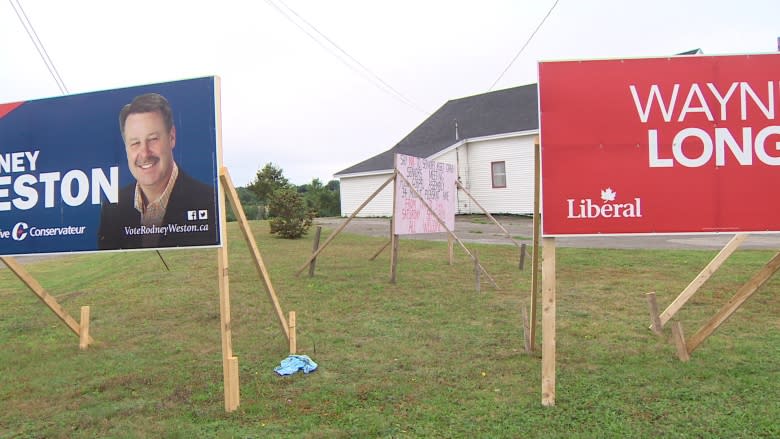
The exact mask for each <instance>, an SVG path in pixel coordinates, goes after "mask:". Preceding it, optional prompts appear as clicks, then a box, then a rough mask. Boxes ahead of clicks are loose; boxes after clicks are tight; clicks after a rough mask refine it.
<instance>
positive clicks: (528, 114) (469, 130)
mask: <svg viewBox="0 0 780 439" xmlns="http://www.w3.org/2000/svg"><path fill="white" fill-rule="evenodd" d="M538 134H539V117H538V98H537V87H536V84H529V85H524V86H520V87H514V88H509V89H505V90H498V91H494V92H490V93H484V94H480V95H475V96H469V97H465V98H460V99H454V100H451V101H448V102H447V103H446V104H444V105H443V106H442V107H441V108H439V109H438V110H437V111H436V112H435V113H434V114H432V115H431V116H430V117H428V119H426V120H425V121H424V122H423V123H422V124H420V126H418V127H417V128H415V129H414V130H413V131H412V132H411V133H409V134H408V135H407V136H406V137H405V138H404V139H403V140H401V141H400V142H398V144H397V145H395V146H394V147H393V148H391V149H389V150H387V151H385V152H383V153H381V154H379V155H376V156H374V157H371V158H369V159H367V160H364V161H362V162H360V163H358V164H356V165H353V166H351V167H349V168H347V169H344V170H342V171H339V172H338V173H336V174H335V177H336V178H338V179H339V180H340V184H341V187H340V190H341V214H342V215H343V216H349V215H352V213H353V212H355V210H357V209H358V208H359V207H360V205H361V204H363V203H364V202H365V201H366V200H367V199H368V198H369V197H370V196H371V194H372V193H374V192H375V191H376V190H377V188H379V187H380V186H381V185H382V183H384V182H385V181H387V179H388V178H390V177H391V175H392V172H393V158H394V155H395V154H396V153H401V154H407V155H412V156H416V157H422V158H425V159H429V160H436V161H440V162H446V163H452V164H454V165H455V166H456V169H457V170H458V179H459V181H460V182H461V184H462V185H463V186H464V187H465V188H466V190H467V191H468V192H469V193H470V194H471V195H472V196H473V197H474V198H475V199H476V200H477V202H479V204H480V205H482V207H484V208H485V209H486V210H487V211H488V212H490V213H493V214H498V213H509V214H532V213H533V207H534V193H533V190H534V138H535V136H536V135H538ZM458 192H459V193H458V207H457V213H459V214H469V213H482V210H481V209H480V208H479V206H477V205H476V204H475V203H474V202H473V201H472V200H471V198H469V197H468V196H467V195H466V194H465V193H464V192H463V191H458ZM392 195H393V186H392V184H390V185H387V186H386V187H385V188H384V189H383V190H382V192H380V193H379V194H378V195H377V196H376V197H375V198H374V199H373V200H372V201H371V202H370V203H369V204H367V205H366V206H365V207H364V208H363V209H362V210H361V211H360V213H359V214H358V216H363V217H371V216H392V206H393V202H392Z"/></svg>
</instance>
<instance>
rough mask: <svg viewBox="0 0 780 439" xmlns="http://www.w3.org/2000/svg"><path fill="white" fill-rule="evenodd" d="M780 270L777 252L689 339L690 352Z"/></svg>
mask: <svg viewBox="0 0 780 439" xmlns="http://www.w3.org/2000/svg"><path fill="white" fill-rule="evenodd" d="M778 270H780V253H777V254H775V255H774V256H773V257H772V259H771V260H770V261H769V262H767V263H766V265H764V266H763V267H762V268H761V269H760V270H758V272H757V273H756V274H755V275H753V277H752V278H750V280H748V281H747V282H745V284H744V285H742V286H741V287H740V288H739V290H738V291H737V294H735V295H734V297H732V298H731V300H729V301H728V303H726V305H724V306H723V307H722V308H721V309H720V310H719V311H718V312H717V313H716V314H715V315H714V316H713V317H712V318H711V319H710V321H708V322H707V323H705V324H704V326H702V327H701V328H700V329H699V330H698V331H696V333H695V334H693V336H692V337H691V339H690V340H689V341H688V352H689V353H690V352H693V351H694V350H696V348H697V347H699V345H700V344H701V343H702V342H703V341H704V340H706V339H707V337H709V336H710V335H712V333H713V332H715V330H716V329H718V327H720V325H721V324H723V322H725V321H726V320H728V318H729V317H731V315H732V314H734V313H735V312H736V311H737V310H738V309H739V308H740V307H741V306H742V304H744V303H745V301H746V300H748V299H749V298H750V296H752V295H753V293H755V292H756V291H758V289H759V288H761V286H762V285H764V283H766V281H768V280H769V279H770V278H771V277H772V276H773V275H774V274H775V273H776V272H777V271H778Z"/></svg>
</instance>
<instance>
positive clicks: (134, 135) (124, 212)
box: [0, 77, 221, 256]
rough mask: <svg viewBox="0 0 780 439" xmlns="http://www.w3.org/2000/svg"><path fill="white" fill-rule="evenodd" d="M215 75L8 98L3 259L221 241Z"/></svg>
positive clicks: (0, 127)
mask: <svg viewBox="0 0 780 439" xmlns="http://www.w3.org/2000/svg"><path fill="white" fill-rule="evenodd" d="M217 82H218V78H215V77H207V78H197V79H190V80H183V81H175V82H167V83H162V84H152V85H144V86H139V87H130V88H123V89H116V90H108V91H101V92H94V93H84V94H77V95H69V96H63V97H57V98H50V99H40V100H33V101H27V102H16V103H10V104H0V255H3V256H9V255H25V254H41V253H63V252H85V251H97V250H122V249H137V248H168V247H193V246H218V245H221V240H220V238H221V237H220V224H219V218H220V215H219V210H218V206H219V203H218V196H219V194H218V187H219V186H218V173H217V170H218V168H219V166H220V163H219V162H220V160H221V158H220V156H219V152H218V147H217V140H218V137H219V129H220V127H219V126H218V124H217V114H216V108H217V100H218V99H219V96H218V90H219V88H218V85H217Z"/></svg>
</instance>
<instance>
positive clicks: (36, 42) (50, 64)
mask: <svg viewBox="0 0 780 439" xmlns="http://www.w3.org/2000/svg"><path fill="white" fill-rule="evenodd" d="M8 3H10V4H11V7H12V8H14V12H16V16H17V17H18V18H19V21H20V22H21V23H22V27H24V30H25V32H27V36H28V37H30V41H32V43H33V46H35V50H37V51H38V55H39V56H40V57H41V60H42V61H43V63H44V64H45V65H46V68H47V69H48V70H49V74H51V76H52V78H54V82H56V83H57V88H59V89H60V93H62V94H68V87H67V86H65V81H63V80H62V76H60V72H58V71H57V67H56V66H55V65H54V61H52V60H51V58H50V57H49V53H48V52H46V48H45V47H44V46H43V42H42V41H41V39H40V38H39V37H38V33H37V32H35V28H34V27H33V25H32V22H30V19H29V18H28V17H27V14H26V13H25V12H24V8H22V4H21V3H19V0H16V3H14V1H13V0H8ZM17 8H18V9H17Z"/></svg>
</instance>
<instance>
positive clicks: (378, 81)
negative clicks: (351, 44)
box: [266, 0, 430, 114]
mask: <svg viewBox="0 0 780 439" xmlns="http://www.w3.org/2000/svg"><path fill="white" fill-rule="evenodd" d="M277 2H278V3H279V4H281V5H282V6H283V7H284V8H285V9H286V10H287V11H289V12H290V13H291V14H292V15H294V16H295V17H296V18H297V20H296V19H294V18H293V17H291V16H290V15H289V14H288V13H287V11H285V10H284V9H282V8H280V7H279V5H277V4H276V3H274V2H273V0H266V3H268V4H269V5H271V6H272V7H273V8H274V9H276V10H277V11H278V12H279V13H280V14H282V15H283V16H284V18H286V19H287V20H288V21H290V22H291V23H293V24H294V25H295V26H296V27H297V28H298V29H300V30H301V31H303V32H304V33H305V34H306V35H308V36H309V38H311V39H312V40H314V42H316V43H317V44H318V45H319V46H320V47H322V48H323V49H325V50H326V51H328V52H329V53H331V54H332V55H333V56H335V57H336V58H337V59H338V60H339V61H341V62H342V63H343V64H344V65H346V66H347V67H348V68H349V69H350V70H352V71H353V72H355V73H357V74H359V75H361V76H363V77H364V78H366V79H367V80H368V81H369V82H371V84H372V85H374V86H375V87H377V88H378V89H380V90H382V91H383V92H385V93H387V94H389V95H391V96H393V97H394V98H396V99H398V100H399V101H401V102H402V103H403V104H405V105H408V106H410V107H412V108H414V109H415V110H417V111H419V112H420V113H423V114H430V112H429V111H426V110H424V109H422V108H421V107H420V106H419V105H417V104H416V103H415V102H414V101H412V100H411V99H409V98H407V97H406V96H404V95H403V94H402V93H401V92H399V91H398V90H396V89H395V88H393V87H392V86H391V85H390V84H388V83H387V82H386V81H385V80H383V79H382V78H380V77H379V75H377V74H376V73H374V72H373V71H371V70H370V69H369V68H368V67H366V66H365V65H363V64H362V63H361V62H360V61H358V60H357V59H356V58H355V57H353V56H352V55H350V54H349V53H348V52H347V51H346V50H344V49H342V48H341V46H339V45H338V44H336V42H334V41H333V40H331V39H330V38H328V36H327V35H325V34H324V33H322V32H320V30H319V29H317V27H316V26H314V25H313V24H311V23H309V22H308V21H307V20H306V19H305V18H303V17H302V16H301V15H300V14H298V13H297V12H295V11H294V10H293V9H292V8H290V7H289V6H287V4H285V3H284V2H283V1H282V0H277ZM299 21H300V22H303V23H304V24H305V25H306V26H303V25H302V24H301V23H300V22H299ZM310 29H311V30H310ZM312 31H313V32H312ZM315 34H316V35H315ZM318 36H319V37H318ZM323 39H324V40H325V41H326V42H327V43H328V44H326V43H325V42H323V41H322V40H323ZM334 48H335V50H336V51H337V52H334V50H333V49H334ZM339 53H340V54H341V55H339ZM345 57H346V58H347V59H344V58H345ZM348 61H351V62H348Z"/></svg>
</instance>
